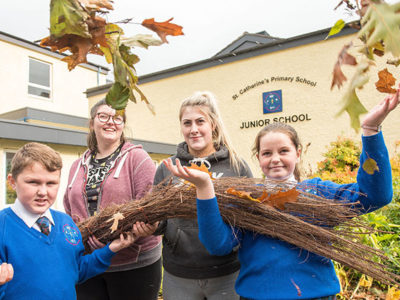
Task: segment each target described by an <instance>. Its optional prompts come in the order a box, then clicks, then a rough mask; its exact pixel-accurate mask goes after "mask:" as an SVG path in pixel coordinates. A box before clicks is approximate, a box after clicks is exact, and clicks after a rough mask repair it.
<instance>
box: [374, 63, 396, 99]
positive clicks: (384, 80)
mask: <svg viewBox="0 0 400 300" xmlns="http://www.w3.org/2000/svg"><path fill="white" fill-rule="evenodd" d="M378 76H379V80H378V81H377V82H376V83H375V86H376V89H377V90H378V91H380V92H381V93H389V94H395V93H396V90H395V89H394V88H393V87H392V86H393V85H395V83H396V79H395V78H394V77H393V75H392V74H391V73H390V72H389V71H388V69H387V68H385V69H383V70H382V71H379V72H378Z"/></svg>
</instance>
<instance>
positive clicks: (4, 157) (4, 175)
mask: <svg viewBox="0 0 400 300" xmlns="http://www.w3.org/2000/svg"><path fill="white" fill-rule="evenodd" d="M3 153H4V154H3V161H4V164H3V166H4V171H3V178H5V180H4V185H3V188H4V197H3V199H4V202H3V207H8V206H10V205H12V204H8V203H7V175H8V174H7V153H14V155H15V153H17V150H12V149H3Z"/></svg>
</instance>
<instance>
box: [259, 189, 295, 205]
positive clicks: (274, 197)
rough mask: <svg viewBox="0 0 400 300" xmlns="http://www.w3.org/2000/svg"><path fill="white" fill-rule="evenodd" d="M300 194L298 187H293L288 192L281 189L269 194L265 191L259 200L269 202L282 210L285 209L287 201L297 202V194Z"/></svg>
mask: <svg viewBox="0 0 400 300" xmlns="http://www.w3.org/2000/svg"><path fill="white" fill-rule="evenodd" d="M298 195H299V192H298V191H297V190H296V188H292V189H290V190H288V191H286V192H282V191H279V192H277V193H276V194H270V195H268V194H267V193H266V192H265V191H264V192H263V194H262V195H261V197H260V198H258V200H259V201H260V202H264V203H265V202H266V203H267V204H269V205H271V206H273V207H275V208H278V209H280V210H284V209H285V203H287V202H296V201H297V196H298Z"/></svg>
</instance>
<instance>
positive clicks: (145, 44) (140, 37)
mask: <svg viewBox="0 0 400 300" xmlns="http://www.w3.org/2000/svg"><path fill="white" fill-rule="evenodd" d="M121 42H122V43H123V44H125V45H126V46H129V47H142V48H146V49H147V48H149V46H160V45H161V44H162V43H163V42H162V41H161V40H159V39H157V38H155V37H153V36H152V35H151V34H136V35H135V36H132V37H129V38H123V39H121Z"/></svg>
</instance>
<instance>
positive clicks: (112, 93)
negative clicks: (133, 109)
mask: <svg viewBox="0 0 400 300" xmlns="http://www.w3.org/2000/svg"><path fill="white" fill-rule="evenodd" d="M128 99H129V87H127V86H124V85H122V84H121V83H119V82H114V84H113V85H112V86H111V88H110V90H109V91H108V93H107V95H106V102H107V104H108V105H110V106H111V107H112V108H114V109H115V110H123V109H125V107H126V105H127V104H128Z"/></svg>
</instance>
